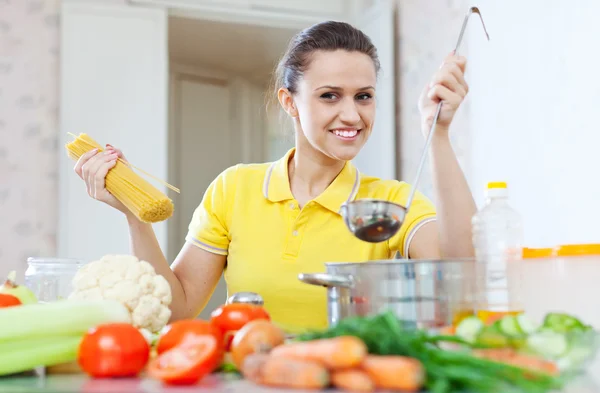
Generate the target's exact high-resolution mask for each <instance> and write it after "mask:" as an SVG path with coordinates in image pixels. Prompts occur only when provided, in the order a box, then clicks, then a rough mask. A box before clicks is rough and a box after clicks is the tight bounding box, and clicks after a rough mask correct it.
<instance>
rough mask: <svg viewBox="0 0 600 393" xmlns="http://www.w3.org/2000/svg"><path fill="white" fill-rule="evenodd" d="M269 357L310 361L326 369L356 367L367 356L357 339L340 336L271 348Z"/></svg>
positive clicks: (365, 347) (359, 340)
mask: <svg viewBox="0 0 600 393" xmlns="http://www.w3.org/2000/svg"><path fill="white" fill-rule="evenodd" d="M271 356H272V357H275V358H290V359H300V360H310V361H313V362H317V363H320V364H322V365H323V366H325V367H327V368H328V369H331V370H333V369H344V368H349V367H356V366H358V365H359V364H361V362H362V361H363V360H364V359H365V357H366V356H367V346H366V345H365V343H364V342H363V341H362V340H361V339H360V338H357V337H354V336H351V335H347V336H346V335H342V336H339V337H333V338H328V339H322V340H318V339H317V340H312V341H305V342H294V343H288V344H286V345H280V346H278V347H275V348H273V350H272V351H271Z"/></svg>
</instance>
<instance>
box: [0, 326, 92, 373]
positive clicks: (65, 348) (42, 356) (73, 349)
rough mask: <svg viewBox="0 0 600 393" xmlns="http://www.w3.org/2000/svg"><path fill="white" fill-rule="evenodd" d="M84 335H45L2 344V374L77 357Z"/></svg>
mask: <svg viewBox="0 0 600 393" xmlns="http://www.w3.org/2000/svg"><path fill="white" fill-rule="evenodd" d="M81 339H82V336H63V337H52V336H48V337H44V338H36V339H26V340H18V341H9V342H5V343H2V344H0V354H2V355H1V356H0V375H2V376H3V375H10V374H16V373H20V372H23V371H28V370H32V369H34V368H36V367H38V366H54V365H57V364H61V363H68V362H72V361H74V360H76V359H77V352H78V349H79V343H80V342H81Z"/></svg>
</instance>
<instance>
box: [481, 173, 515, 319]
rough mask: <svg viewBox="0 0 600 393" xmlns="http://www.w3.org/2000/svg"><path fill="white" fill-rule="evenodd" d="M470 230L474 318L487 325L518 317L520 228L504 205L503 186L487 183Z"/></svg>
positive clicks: (504, 193) (504, 186)
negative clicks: (498, 320)
mask: <svg viewBox="0 0 600 393" xmlns="http://www.w3.org/2000/svg"><path fill="white" fill-rule="evenodd" d="M472 230H473V246H474V248H475V257H476V260H477V264H476V272H477V273H476V275H477V278H476V280H477V285H476V287H477V289H476V296H475V299H476V305H475V310H476V313H477V315H478V316H479V318H481V319H483V320H484V321H486V322H491V320H495V319H497V318H500V317H502V316H504V315H507V314H512V315H515V314H519V313H521V312H522V306H521V301H520V299H519V294H518V291H519V281H520V280H519V266H518V265H520V263H519V261H520V260H521V259H522V249H523V224H522V218H521V215H520V214H519V213H518V212H517V211H515V210H514V209H513V208H512V207H511V206H510V205H509V204H508V187H507V184H506V183H505V182H491V183H488V185H487V190H486V202H485V205H484V206H483V208H482V209H481V210H480V211H479V212H477V214H475V216H473V219H472ZM515 263H516V264H518V265H515Z"/></svg>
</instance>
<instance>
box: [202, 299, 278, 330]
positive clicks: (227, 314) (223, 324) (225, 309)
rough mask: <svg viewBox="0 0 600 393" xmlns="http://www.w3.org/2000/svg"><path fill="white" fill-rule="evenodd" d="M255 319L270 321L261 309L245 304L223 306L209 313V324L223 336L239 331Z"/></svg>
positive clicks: (265, 312)
mask: <svg viewBox="0 0 600 393" xmlns="http://www.w3.org/2000/svg"><path fill="white" fill-rule="evenodd" d="M255 319H266V320H270V319H271V317H270V316H269V314H268V313H267V311H266V310H265V309H264V308H263V307H261V306H257V305H254V304H245V303H230V304H224V305H222V306H220V307H218V308H216V309H215V310H214V311H213V312H212V313H211V322H212V323H213V324H214V325H215V326H217V327H218V328H219V329H221V331H222V332H223V334H225V333H226V332H230V331H237V330H240V329H241V328H242V327H243V326H244V325H245V324H247V323H248V322H250V321H253V320H255Z"/></svg>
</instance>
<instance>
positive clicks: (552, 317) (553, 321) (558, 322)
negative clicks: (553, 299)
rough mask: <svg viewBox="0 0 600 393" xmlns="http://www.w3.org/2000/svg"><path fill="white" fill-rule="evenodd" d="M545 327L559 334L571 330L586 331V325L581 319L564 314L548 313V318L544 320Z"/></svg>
mask: <svg viewBox="0 0 600 393" xmlns="http://www.w3.org/2000/svg"><path fill="white" fill-rule="evenodd" d="M544 327H547V328H550V329H552V330H554V331H555V332H558V333H566V332H569V331H571V330H586V329H585V325H584V324H583V323H582V322H581V321H580V320H579V319H577V318H575V317H574V316H572V315H569V314H564V313H548V314H547V315H546V318H544Z"/></svg>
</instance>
